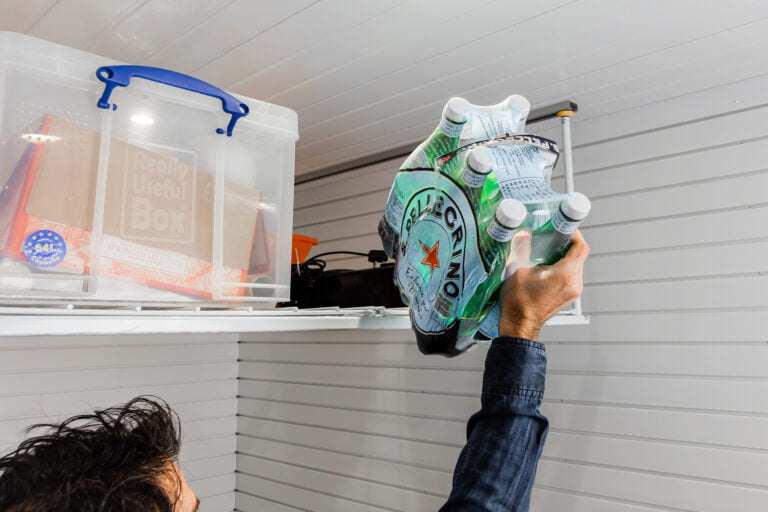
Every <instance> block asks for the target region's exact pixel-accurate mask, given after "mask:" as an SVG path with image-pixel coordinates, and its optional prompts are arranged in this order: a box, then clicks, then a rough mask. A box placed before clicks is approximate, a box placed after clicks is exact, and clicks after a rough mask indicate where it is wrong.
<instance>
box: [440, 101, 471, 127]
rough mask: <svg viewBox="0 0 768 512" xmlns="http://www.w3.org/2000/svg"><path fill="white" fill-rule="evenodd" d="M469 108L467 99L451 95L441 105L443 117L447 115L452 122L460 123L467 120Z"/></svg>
mask: <svg viewBox="0 0 768 512" xmlns="http://www.w3.org/2000/svg"><path fill="white" fill-rule="evenodd" d="M469 108H470V104H469V102H468V101H467V100H465V99H464V98H459V97H453V98H451V99H449V100H448V103H446V104H445V107H443V117H447V118H448V119H450V120H451V121H453V122H454V123H457V124H461V123H463V122H465V121H466V120H467V110H469Z"/></svg>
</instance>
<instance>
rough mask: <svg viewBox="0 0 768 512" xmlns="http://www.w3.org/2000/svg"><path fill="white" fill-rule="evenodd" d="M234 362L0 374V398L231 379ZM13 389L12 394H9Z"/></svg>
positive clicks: (235, 369)
mask: <svg viewBox="0 0 768 512" xmlns="http://www.w3.org/2000/svg"><path fill="white" fill-rule="evenodd" d="M236 376H237V362H236V361H232V362H229V363H211V364H188V365H173V366H146V367H140V368H115V367H112V368H105V369H83V370H74V371H52V370H48V371H45V372H40V373H32V372H27V373H23V374H18V373H14V374H0V397H1V396H4V395H6V396H7V395H16V394H19V393H30V394H40V393H46V392H48V391H63V390H70V391H78V390H85V389H90V388H91V387H92V385H93V383H94V382H103V383H105V387H106V388H119V387H121V385H123V386H139V385H142V384H145V385H148V384H152V385H162V384H173V383H179V382H184V383H194V382H200V381H202V380H210V381H211V382H215V381H220V380H229V379H234V378H235V377H236ZM11 390H13V391H11Z"/></svg>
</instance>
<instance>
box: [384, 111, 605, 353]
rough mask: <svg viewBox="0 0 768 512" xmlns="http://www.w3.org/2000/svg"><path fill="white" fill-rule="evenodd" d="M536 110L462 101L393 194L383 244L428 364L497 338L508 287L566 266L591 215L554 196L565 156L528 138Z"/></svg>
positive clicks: (580, 199) (579, 200) (578, 201)
mask: <svg viewBox="0 0 768 512" xmlns="http://www.w3.org/2000/svg"><path fill="white" fill-rule="evenodd" d="M529 108H530V106H529V103H528V101H527V100H525V98H523V97H521V96H510V97H509V98H507V100H506V101H504V102H502V103H500V104H497V105H493V106H489V107H480V106H476V105H472V104H470V103H468V102H467V101H466V100H464V99H462V98H452V99H451V100H449V101H448V103H447V104H446V106H445V108H444V109H443V117H442V120H441V123H440V125H439V126H438V128H437V129H436V130H435V132H434V133H433V134H432V135H431V136H430V137H429V138H428V139H427V140H426V141H424V142H423V143H422V144H421V145H419V147H418V148H416V149H415V150H414V151H413V152H412V153H411V155H409V156H408V158H407V159H406V161H405V162H404V164H403V166H402V167H401V169H400V171H399V172H398V173H397V175H396V177H395V180H394V183H393V184H392V188H391V190H390V194H389V198H388V200H387V205H386V208H385V211H384V216H383V217H382V219H381V221H380V223H379V234H380V235H381V238H382V243H383V245H384V249H385V251H386V252H387V253H388V255H389V256H390V257H392V258H394V259H395V261H396V270H395V273H394V280H395V284H396V285H397V286H398V288H399V289H400V292H401V295H402V298H403V302H405V303H406V304H408V305H409V308H410V316H411V325H412V327H413V329H414V331H415V333H416V339H417V342H418V345H419V349H420V350H421V351H422V352H423V353H425V354H433V353H438V354H443V355H446V356H455V355H458V354H460V353H462V352H463V351H464V350H466V349H467V348H469V347H470V346H472V345H474V344H475V343H477V342H482V341H486V340H489V339H492V338H494V337H495V336H496V335H497V334H498V320H499V309H498V304H497V300H498V293H499V289H500V287H501V283H502V281H503V279H504V278H505V277H507V276H508V275H510V274H511V273H512V272H514V271H515V270H516V269H517V268H520V267H527V266H533V265H537V264H552V263H555V262H556V261H557V260H559V259H560V257H562V255H563V254H565V252H566V251H567V249H568V246H569V244H570V237H571V235H572V233H573V231H575V229H576V227H577V226H578V224H579V222H580V221H582V220H583V219H584V218H585V217H586V215H587V214H588V213H589V207H590V204H589V200H588V199H587V198H586V197H585V196H583V195H582V194H578V193H574V194H568V195H566V194H561V193H558V192H555V191H554V190H553V189H552V188H551V186H550V180H551V176H552V170H553V168H554V166H555V164H556V162H557V159H558V156H559V151H558V147H557V144H556V143H555V142H554V141H551V140H549V139H545V138H543V137H538V136H536V135H531V134H525V133H522V132H523V131H524V125H525V119H526V118H527V116H528V111H529Z"/></svg>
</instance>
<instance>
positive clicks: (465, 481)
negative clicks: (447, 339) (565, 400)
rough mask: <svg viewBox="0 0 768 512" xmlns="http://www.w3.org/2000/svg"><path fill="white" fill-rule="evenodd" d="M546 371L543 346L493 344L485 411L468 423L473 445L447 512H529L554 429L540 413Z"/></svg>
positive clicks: (462, 460)
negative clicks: (542, 458)
mask: <svg viewBox="0 0 768 512" xmlns="http://www.w3.org/2000/svg"><path fill="white" fill-rule="evenodd" d="M545 373H546V354H545V351H544V346H543V345H541V344H540V343H537V342H535V341H531V340H527V339H522V338H497V339H496V340H494V341H493V343H492V344H491V347H490V349H489V350H488V355H487V357H486V365H485V374H484V376H483V394H482V407H481V409H480V411H478V412H477V413H476V414H475V415H474V416H472V418H470V420H469V424H468V425H467V444H466V446H465V447H464V449H463V450H462V452H461V455H460V456H459V460H458V462H457V464H456V469H455V471H454V475H453V490H452V491H451V495H450V497H449V498H448V501H447V503H446V504H445V505H444V506H443V507H442V508H441V509H440V510H441V512H451V511H461V512H474V511H477V512H480V511H483V512H490V511H497V510H505V511H515V512H524V511H527V510H528V503H529V501H530V493H531V488H532V486H533V480H534V477H535V474H536V464H537V462H538V460H539V457H540V456H541V450H542V448H543V446H544V440H545V438H546V435H547V429H548V422H547V419H546V418H545V417H544V416H542V415H541V414H540V413H539V411H538V408H539V405H540V404H541V398H542V395H543V393H544V378H545Z"/></svg>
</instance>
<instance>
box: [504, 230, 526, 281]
mask: <svg viewBox="0 0 768 512" xmlns="http://www.w3.org/2000/svg"><path fill="white" fill-rule="evenodd" d="M530 260H531V234H530V233H528V232H527V231H520V232H518V233H515V236H514V237H513V238H512V242H511V244H510V250H509V257H508V258H507V262H506V265H505V266H504V272H503V273H502V275H501V279H502V281H504V280H506V279H507V278H509V277H510V276H511V275H512V274H514V273H515V272H516V271H517V270H518V269H519V268H521V267H529V266H531V262H530Z"/></svg>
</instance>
